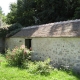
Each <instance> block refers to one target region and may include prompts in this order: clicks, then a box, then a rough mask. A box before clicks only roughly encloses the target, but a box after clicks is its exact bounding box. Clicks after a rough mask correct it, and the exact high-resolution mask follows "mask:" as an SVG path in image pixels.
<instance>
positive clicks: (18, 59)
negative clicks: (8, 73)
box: [6, 47, 31, 67]
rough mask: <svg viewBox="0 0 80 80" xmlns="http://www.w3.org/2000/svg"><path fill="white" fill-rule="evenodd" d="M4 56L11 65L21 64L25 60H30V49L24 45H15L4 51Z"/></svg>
mask: <svg viewBox="0 0 80 80" xmlns="http://www.w3.org/2000/svg"><path fill="white" fill-rule="evenodd" d="M6 53H7V54H6V58H7V61H8V63H9V65H11V66H20V67H21V66H22V65H23V63H24V62H25V61H27V62H28V60H31V51H29V50H28V49H26V48H24V47H20V48H18V47H16V48H14V49H13V50H12V51H11V50H9V49H8V50H7V51H6Z"/></svg>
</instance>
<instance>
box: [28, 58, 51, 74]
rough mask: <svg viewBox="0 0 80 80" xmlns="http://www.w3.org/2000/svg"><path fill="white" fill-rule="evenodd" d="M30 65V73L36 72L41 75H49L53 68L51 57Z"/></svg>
mask: <svg viewBox="0 0 80 80" xmlns="http://www.w3.org/2000/svg"><path fill="white" fill-rule="evenodd" d="M28 66H29V72H30V73H36V74H41V75H48V74H50V71H51V70H52V67H51V65H50V60H49V59H48V60H45V61H38V62H32V63H30V64H29V65H28Z"/></svg>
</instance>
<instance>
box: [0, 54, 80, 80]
mask: <svg viewBox="0 0 80 80" xmlns="http://www.w3.org/2000/svg"><path fill="white" fill-rule="evenodd" d="M7 64H8V63H7V62H6V59H5V57H4V56H3V55H0V80H80V77H79V76H77V75H73V73H72V72H71V71H68V72H67V71H64V70H57V69H54V70H52V71H51V73H50V75H40V74H31V73H29V72H28V69H21V68H18V67H10V66H7Z"/></svg>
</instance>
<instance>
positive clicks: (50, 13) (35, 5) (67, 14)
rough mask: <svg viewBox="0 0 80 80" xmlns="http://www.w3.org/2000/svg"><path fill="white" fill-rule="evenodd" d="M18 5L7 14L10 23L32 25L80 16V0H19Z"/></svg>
mask: <svg viewBox="0 0 80 80" xmlns="http://www.w3.org/2000/svg"><path fill="white" fill-rule="evenodd" d="M16 6H17V7H16V10H15V11H13V10H14V9H13V10H12V9H11V12H10V13H9V15H8V16H7V17H8V19H9V21H8V22H9V23H14V22H18V23H20V24H22V25H23V26H30V25H35V24H45V23H51V22H56V21H64V20H69V19H76V18H80V15H79V13H80V11H79V10H80V0H17V4H16ZM13 12H15V14H12V13H13Z"/></svg>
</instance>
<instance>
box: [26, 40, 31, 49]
mask: <svg viewBox="0 0 80 80" xmlns="http://www.w3.org/2000/svg"><path fill="white" fill-rule="evenodd" d="M31 40H32V39H25V47H26V48H28V49H30V48H31Z"/></svg>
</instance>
